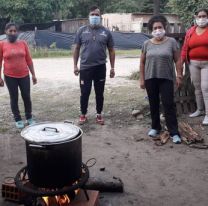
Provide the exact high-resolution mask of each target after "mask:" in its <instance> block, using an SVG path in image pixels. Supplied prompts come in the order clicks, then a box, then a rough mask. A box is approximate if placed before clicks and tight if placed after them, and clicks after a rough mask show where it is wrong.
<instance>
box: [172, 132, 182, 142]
mask: <svg viewBox="0 0 208 206" xmlns="http://www.w3.org/2000/svg"><path fill="white" fill-rule="evenodd" d="M171 139H172V141H173V143H175V144H180V143H181V138H180V137H179V135H177V134H176V135H174V136H172V137H171Z"/></svg>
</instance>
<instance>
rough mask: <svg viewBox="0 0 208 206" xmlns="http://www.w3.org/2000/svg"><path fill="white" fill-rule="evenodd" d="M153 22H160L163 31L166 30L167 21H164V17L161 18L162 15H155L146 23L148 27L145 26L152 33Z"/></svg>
mask: <svg viewBox="0 0 208 206" xmlns="http://www.w3.org/2000/svg"><path fill="white" fill-rule="evenodd" d="M155 22H160V23H161V24H162V25H163V27H164V29H165V28H166V26H167V24H168V20H167V19H166V17H165V16H163V15H155V16H152V17H151V18H150V20H149V22H148V25H147V27H148V29H149V31H152V29H153V24H154V23H155Z"/></svg>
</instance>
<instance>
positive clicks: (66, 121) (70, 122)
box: [64, 120, 74, 124]
mask: <svg viewBox="0 0 208 206" xmlns="http://www.w3.org/2000/svg"><path fill="white" fill-rule="evenodd" d="M64 123H68V124H74V122H72V121H70V120H64Z"/></svg>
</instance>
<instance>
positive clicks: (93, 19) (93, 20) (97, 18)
mask: <svg viewBox="0 0 208 206" xmlns="http://www.w3.org/2000/svg"><path fill="white" fill-rule="evenodd" d="M100 21H101V20H100V16H89V22H90V24H91V25H93V26H96V25H99V24H100Z"/></svg>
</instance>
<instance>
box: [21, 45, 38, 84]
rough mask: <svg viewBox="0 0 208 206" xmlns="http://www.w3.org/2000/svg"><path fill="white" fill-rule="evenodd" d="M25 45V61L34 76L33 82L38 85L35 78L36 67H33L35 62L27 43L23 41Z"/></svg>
mask: <svg viewBox="0 0 208 206" xmlns="http://www.w3.org/2000/svg"><path fill="white" fill-rule="evenodd" d="M23 43H24V46H25V51H26V55H25V60H26V62H27V66H28V68H29V70H30V73H31V75H32V81H33V84H37V78H36V76H35V69H34V66H33V61H32V57H31V55H30V51H29V48H28V45H27V43H26V42H25V41H23Z"/></svg>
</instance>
